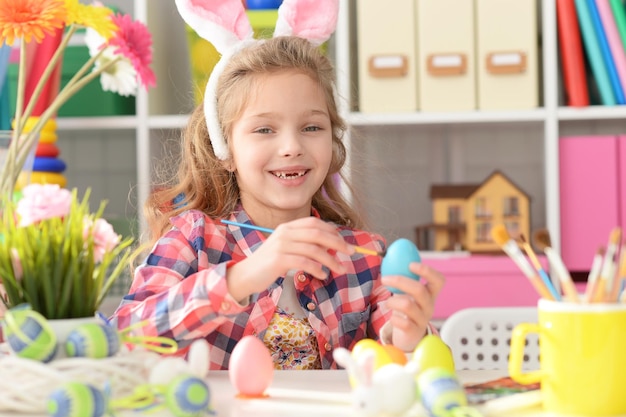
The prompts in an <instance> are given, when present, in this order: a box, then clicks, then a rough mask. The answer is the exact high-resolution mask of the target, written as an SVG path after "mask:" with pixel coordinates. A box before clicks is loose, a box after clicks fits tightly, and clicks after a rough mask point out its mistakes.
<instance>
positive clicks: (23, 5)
mask: <svg viewBox="0 0 626 417" xmlns="http://www.w3.org/2000/svg"><path fill="white" fill-rule="evenodd" d="M66 16H67V13H66V9H65V3H64V0H5V1H2V2H0V28H2V29H1V31H0V41H2V40H4V42H6V44H7V45H13V42H14V41H15V39H23V40H24V42H30V41H31V39H33V38H34V39H35V40H36V41H37V42H41V41H42V39H43V38H44V36H45V35H46V34H51V33H53V32H54V29H59V28H62V27H63V24H64V22H65V18H66ZM0 43H1V42H0Z"/></svg>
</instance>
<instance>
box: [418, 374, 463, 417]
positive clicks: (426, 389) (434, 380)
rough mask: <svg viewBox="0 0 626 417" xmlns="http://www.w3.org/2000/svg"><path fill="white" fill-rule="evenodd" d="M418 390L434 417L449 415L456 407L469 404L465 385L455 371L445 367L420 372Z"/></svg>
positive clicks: (425, 405) (424, 404)
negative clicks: (464, 388)
mask: <svg viewBox="0 0 626 417" xmlns="http://www.w3.org/2000/svg"><path fill="white" fill-rule="evenodd" d="M417 390H418V392H419V397H420V400H421V402H422V405H423V406H424V408H426V410H428V412H429V414H430V415H431V416H433V417H447V416H450V415H451V412H452V411H453V410H454V409H455V408H461V407H466V406H467V397H466V395H465V391H464V390H463V386H462V385H461V383H460V382H459V380H458V379H457V377H456V375H455V373H454V372H450V371H449V370H447V369H444V368H430V369H427V370H425V371H424V372H422V373H420V374H419V376H418V377H417ZM463 415H469V414H463Z"/></svg>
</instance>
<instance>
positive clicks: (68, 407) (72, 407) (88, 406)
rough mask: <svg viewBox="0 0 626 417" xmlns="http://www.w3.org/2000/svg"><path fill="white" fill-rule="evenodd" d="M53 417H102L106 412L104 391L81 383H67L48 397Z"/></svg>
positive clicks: (49, 411) (50, 412) (48, 406)
mask: <svg viewBox="0 0 626 417" xmlns="http://www.w3.org/2000/svg"><path fill="white" fill-rule="evenodd" d="M47 409H48V415H50V416H51V417H100V416H103V415H104V413H105V411H106V402H105V399H104V395H103V393H102V391H100V390H98V389H97V388H95V387H94V386H92V385H89V384H83V383H81V382H66V383H65V384H63V385H62V386H60V387H59V388H57V389H56V390H54V391H53V392H52V393H51V394H50V396H49V397H48V403H47Z"/></svg>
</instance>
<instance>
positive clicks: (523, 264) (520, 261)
mask: <svg viewBox="0 0 626 417" xmlns="http://www.w3.org/2000/svg"><path fill="white" fill-rule="evenodd" d="M491 237H492V238H493V240H494V241H495V242H496V243H497V244H498V245H499V246H500V247H501V248H502V250H503V251H504V252H505V253H506V254H507V255H509V257H510V258H511V259H512V260H513V262H515V264H516V265H517V267H518V268H519V269H520V270H521V271H522V272H523V273H524V275H526V278H528V280H529V281H530V283H531V284H532V285H533V287H535V290H536V291H537V292H538V293H539V295H540V296H541V297H543V298H545V299H547V300H554V297H553V296H552V294H551V293H550V291H549V290H548V288H547V287H546V286H545V285H544V283H543V282H542V280H541V278H540V277H539V275H538V274H537V272H536V271H535V270H534V268H533V267H532V266H531V265H530V263H529V262H528V260H527V259H526V257H524V254H523V253H522V251H521V250H520V248H519V246H518V245H517V242H515V240H513V239H511V237H510V236H509V232H507V230H506V227H505V226H504V225H502V224H500V225H496V226H494V227H492V228H491Z"/></svg>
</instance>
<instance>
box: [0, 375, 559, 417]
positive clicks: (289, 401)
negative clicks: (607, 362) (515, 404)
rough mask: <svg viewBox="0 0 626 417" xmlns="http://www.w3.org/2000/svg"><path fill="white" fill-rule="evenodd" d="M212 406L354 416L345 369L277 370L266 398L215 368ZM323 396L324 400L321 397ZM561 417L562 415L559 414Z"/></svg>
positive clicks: (510, 416) (228, 412) (517, 415)
mask: <svg viewBox="0 0 626 417" xmlns="http://www.w3.org/2000/svg"><path fill="white" fill-rule="evenodd" d="M504 375H506V372H505V371H460V372H459V378H460V379H461V381H462V382H464V383H472V382H483V381H486V380H490V379H495V378H498V377H501V376H504ZM208 383H209V387H210V390H211V397H212V406H213V409H214V411H215V413H216V414H215V416H216V417H222V416H224V417H225V416H230V417H248V416H251V417H252V416H254V417H270V416H271V417H282V416H285V417H286V416H289V417H293V416H298V417H308V416H311V417H313V416H315V417H335V416H336V417H346V416H348V417H349V416H355V415H356V414H355V413H354V412H353V410H352V407H351V405H350V384H349V382H348V375H347V373H346V372H345V371H326V370H323V371H276V372H275V373H274V378H273V381H272V384H271V386H270V389H269V390H268V393H269V396H268V397H267V398H263V399H240V398H237V392H236V391H235V388H234V387H233V386H232V385H231V383H230V380H229V378H228V372H227V371H212V372H210V373H209V376H208ZM320 397H322V398H325V400H320ZM483 411H487V413H486V414H485V416H486V417H491V416H493V417H497V416H503V417H504V416H506V417H555V416H554V414H550V413H545V412H543V411H541V408H540V406H539V405H534V406H531V407H528V408H525V409H519V410H514V411H507V412H506V413H505V414H503V413H497V414H492V413H489V412H488V411H489V410H488V409H487V410H485V409H483ZM0 415H1V416H2V417H25V416H31V417H44V416H39V415H34V414H30V415H26V414H9V413H0ZM116 415H117V416H119V417H131V416H134V417H137V416H140V415H141V414H138V413H132V412H124V413H116ZM144 416H146V417H147V416H154V417H170V416H172V415H171V414H170V413H168V412H167V411H159V412H152V413H148V414H144ZM421 416H425V414H424V412H423V410H422V409H421V406H419V405H417V406H416V407H414V408H412V409H411V410H410V412H408V413H407V414H406V416H405V417H421ZM559 417H560V416H559Z"/></svg>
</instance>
